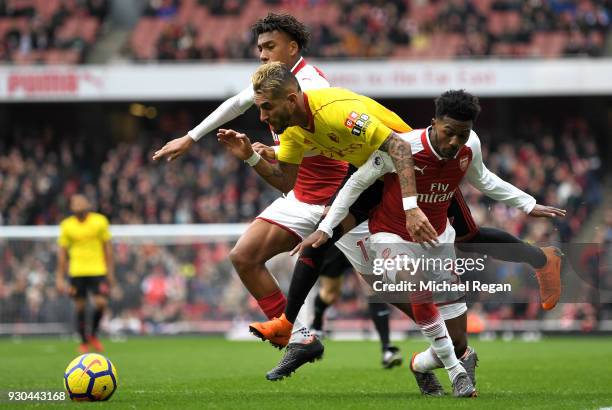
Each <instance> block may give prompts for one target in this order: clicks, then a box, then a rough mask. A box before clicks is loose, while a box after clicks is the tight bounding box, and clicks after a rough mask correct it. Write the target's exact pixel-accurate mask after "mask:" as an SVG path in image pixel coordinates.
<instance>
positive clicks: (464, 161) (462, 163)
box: [459, 155, 470, 171]
mask: <svg viewBox="0 0 612 410" xmlns="http://www.w3.org/2000/svg"><path fill="white" fill-rule="evenodd" d="M469 162H470V160H469V158H468V157H467V155H464V156H462V157H461V158H460V159H459V169H460V170H461V171H465V170H466V169H467V167H468V164H469Z"/></svg>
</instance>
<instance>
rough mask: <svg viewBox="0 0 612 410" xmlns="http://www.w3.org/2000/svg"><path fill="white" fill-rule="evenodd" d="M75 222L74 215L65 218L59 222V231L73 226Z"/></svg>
mask: <svg viewBox="0 0 612 410" xmlns="http://www.w3.org/2000/svg"><path fill="white" fill-rule="evenodd" d="M75 221H76V217H75V216H74V215H70V216H67V217H66V218H64V219H62V220H61V221H60V224H59V226H60V229H66V228H68V227H70V226H71V225H74V223H75Z"/></svg>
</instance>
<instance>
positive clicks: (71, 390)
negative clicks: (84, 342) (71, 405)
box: [64, 353, 118, 401]
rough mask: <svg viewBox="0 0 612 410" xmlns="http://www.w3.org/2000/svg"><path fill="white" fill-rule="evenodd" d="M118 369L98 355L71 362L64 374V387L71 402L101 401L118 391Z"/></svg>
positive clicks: (83, 356)
mask: <svg viewBox="0 0 612 410" xmlns="http://www.w3.org/2000/svg"><path fill="white" fill-rule="evenodd" d="M117 382H118V379H117V369H115V366H114V365H113V364H112V363H111V361H110V360H108V359H107V358H106V357H104V356H102V355H101V354H97V353H87V354H83V355H81V356H79V357H77V358H76V359H74V360H73V361H71V362H70V364H69V365H68V367H67V368H66V371H65V372H64V387H65V388H66V392H68V395H69V396H70V399H71V400H76V401H100V400H108V399H110V398H111V396H112V395H113V393H115V390H117Z"/></svg>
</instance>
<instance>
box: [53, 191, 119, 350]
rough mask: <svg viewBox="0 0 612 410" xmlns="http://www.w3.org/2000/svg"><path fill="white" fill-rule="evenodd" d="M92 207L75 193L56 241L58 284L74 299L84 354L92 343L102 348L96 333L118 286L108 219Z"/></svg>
mask: <svg viewBox="0 0 612 410" xmlns="http://www.w3.org/2000/svg"><path fill="white" fill-rule="evenodd" d="M90 209H91V205H90V203H89V201H88V200H87V198H86V197H85V196H83V195H80V194H76V195H73V196H72V198H70V211H71V212H72V216H69V217H68V218H66V219H64V220H63V221H62V223H61V224H60V236H59V238H58V241H57V243H58V245H59V249H58V255H57V272H56V286H57V289H58V291H60V292H68V293H69V294H70V296H72V298H73V299H74V304H75V309H76V313H77V331H78V332H79V335H80V336H81V344H80V346H79V350H80V351H81V352H82V353H86V352H88V351H89V346H91V347H93V348H94V349H96V350H98V351H102V350H103V346H102V343H100V341H99V340H98V338H97V332H98V327H99V325H100V320H101V319H102V316H103V315H104V311H105V310H106V307H107V306H108V296H109V293H110V289H111V288H112V287H114V286H115V276H114V265H113V252H112V246H111V242H110V239H111V234H110V230H109V223H108V219H106V217H105V216H104V215H102V214H99V213H96V212H91V210H90ZM67 267H68V269H66V268H67ZM66 270H68V274H69V276H70V286H66V280H65V273H66ZM89 293H91V294H92V295H93V302H94V307H95V310H94V317H93V323H92V328H91V333H90V334H89V335H88V334H87V331H86V320H85V311H86V306H87V296H88V294H89Z"/></svg>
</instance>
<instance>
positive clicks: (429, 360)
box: [412, 346, 444, 373]
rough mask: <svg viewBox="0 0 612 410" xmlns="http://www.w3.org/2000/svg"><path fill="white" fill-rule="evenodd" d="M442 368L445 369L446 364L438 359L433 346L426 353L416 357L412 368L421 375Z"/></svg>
mask: <svg viewBox="0 0 612 410" xmlns="http://www.w3.org/2000/svg"><path fill="white" fill-rule="evenodd" d="M442 367H444V364H442V362H441V361H440V359H438V356H436V353H435V352H434V351H433V349H432V347H431V346H429V348H427V350H425V351H424V352H421V353H419V354H417V355H416V356H414V360H413V361H412V368H413V369H414V370H415V371H417V372H421V373H425V372H430V371H432V370H434V369H440V368H442Z"/></svg>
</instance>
